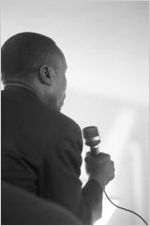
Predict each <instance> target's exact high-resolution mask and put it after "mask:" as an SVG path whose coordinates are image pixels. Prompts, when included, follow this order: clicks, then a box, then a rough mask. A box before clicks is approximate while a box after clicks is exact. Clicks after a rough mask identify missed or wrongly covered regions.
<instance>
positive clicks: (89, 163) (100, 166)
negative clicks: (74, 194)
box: [85, 152, 115, 189]
mask: <svg viewBox="0 0 150 226" xmlns="http://www.w3.org/2000/svg"><path fill="white" fill-rule="evenodd" d="M85 162H86V171H87V173H88V174H89V179H95V180H96V181H98V183H99V184H100V185H101V187H102V189H104V188H105V186H106V185H107V184H108V182H109V181H111V180H112V179H113V178H114V171H115V169H114V162H113V161H112V160H111V159H110V155H108V154H106V153H103V152H100V153H99V154H98V155H96V154H94V153H92V152H88V153H87V155H86V158H85Z"/></svg>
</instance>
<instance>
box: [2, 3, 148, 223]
mask: <svg viewBox="0 0 150 226" xmlns="http://www.w3.org/2000/svg"><path fill="white" fill-rule="evenodd" d="M1 6H2V10H1V12H2V29H1V31H2V35H1V39H2V44H3V42H4V41H5V40H6V39H7V38H8V37H9V36H11V35H13V34H15V33H18V32H23V31H35V32H40V33H42V34H45V35H48V36H50V37H51V38H53V39H54V40H55V41H56V42H57V43H58V45H59V46H60V47H61V48H62V50H63V51H64V53H65V55H66V59H67V62H68V72H67V76H68V92H67V93H68V95H67V98H66V103H65V106H64V108H63V112H64V113H66V114H67V115H69V116H70V117H72V118H73V119H75V120H76V121H77V122H78V123H79V124H80V126H81V128H83V127H84V126H87V125H97V126H98V127H99V130H100V134H101V136H102V144H101V148H102V150H103V151H105V152H108V153H110V154H111V156H112V159H113V160H114V161H115V164H116V177H115V179H114V181H113V182H111V183H110V185H108V187H107V191H108V194H110V196H111V197H112V198H114V199H117V200H118V201H119V204H120V205H122V206H125V207H129V208H131V209H133V210H135V211H137V212H139V213H141V214H142V215H143V216H144V217H145V218H146V219H147V220H148V199H147V197H148V193H149V190H148V178H149V175H148V151H149V150H148V1H98V0H89V1H88V0H82V1H79V0H76V1H75V0H74V1H72V0H61V1H58V0H38V1H37V0H30V1H25V0H2V4H1ZM84 151H87V148H84ZM81 178H82V180H83V181H85V180H86V175H85V173H84V171H83V172H82V177H81ZM108 224H113V225H120V224H123V225H132V224H141V221H140V220H138V219H137V217H134V216H132V215H130V214H129V213H125V212H121V211H120V210H115V212H114V214H113V216H112V217H111V219H110V220H109V221H108Z"/></svg>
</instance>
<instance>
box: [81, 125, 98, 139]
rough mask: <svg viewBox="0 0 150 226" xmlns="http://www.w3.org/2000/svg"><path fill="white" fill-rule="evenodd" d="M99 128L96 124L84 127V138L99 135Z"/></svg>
mask: <svg viewBox="0 0 150 226" xmlns="http://www.w3.org/2000/svg"><path fill="white" fill-rule="evenodd" d="M98 136H99V133H98V129H97V127H96V126H88V127H85V128H84V129H83V137H84V139H89V138H92V137H98Z"/></svg>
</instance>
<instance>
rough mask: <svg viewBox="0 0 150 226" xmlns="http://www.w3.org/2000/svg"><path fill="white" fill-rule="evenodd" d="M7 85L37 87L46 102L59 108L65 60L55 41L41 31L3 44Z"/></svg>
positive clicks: (61, 102)
mask: <svg viewBox="0 0 150 226" xmlns="http://www.w3.org/2000/svg"><path fill="white" fill-rule="evenodd" d="M1 68H2V81H3V83H4V85H7V84H10V83H22V84H25V85H27V86H29V87H30V88H32V89H34V91H36V92H37V94H38V95H39V96H40V98H41V100H42V101H43V103H45V104H50V105H51V106H52V107H53V108H55V109H57V110H60V108H61V106H62V104H63V100H64V98H65V90H66V77H65V72H66V68H67V65H66V61H65V57H64V55H63V53H62V51H61V50H60V49H59V48H58V46H57V45H56V44H55V42H54V41H53V40H52V39H50V38H49V37H46V36H44V35H41V34H37V33H32V32H25V33H20V34H16V35H14V36H12V37H11V38H9V39H8V40H7V41H6V42H5V43H4V45H3V46H2V51H1Z"/></svg>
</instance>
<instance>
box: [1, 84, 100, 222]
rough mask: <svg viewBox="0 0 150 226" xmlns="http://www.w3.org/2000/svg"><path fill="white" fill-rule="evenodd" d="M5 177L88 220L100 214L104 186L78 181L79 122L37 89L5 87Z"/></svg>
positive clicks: (92, 181) (3, 163)
mask: <svg viewBox="0 0 150 226" xmlns="http://www.w3.org/2000/svg"><path fill="white" fill-rule="evenodd" d="M1 122H2V129H1V133H2V159H1V160H2V161H1V162H2V170H1V173H2V179H3V180H5V181H7V182H9V183H12V184H14V185H17V186H19V187H22V188H24V189H26V190H28V191H30V192H32V193H34V194H36V195H37V196H40V197H43V198H44V199H48V200H51V201H52V202H55V203H58V204H59V205H61V206H63V207H65V208H66V209H69V210H70V211H71V212H72V213H73V214H74V215H75V216H77V217H78V218H79V219H80V220H81V221H82V222H83V224H91V223H92V221H93V219H94V218H95V217H96V218H97V219H98V218H99V217H100V216H101V210H102V189H101V187H100V185H99V184H98V183H97V182H96V181H95V180H90V181H88V182H87V184H86V185H85V186H84V187H83V188H82V183H81V181H80V180H79V176H80V167H81V162H82V160H81V152H82V136H81V131H80V128H79V126H78V125H77V124H76V123H75V122H74V121H72V120H71V119H70V118H68V117H66V116H65V115H63V114H62V113H60V112H56V111H54V110H52V109H51V108H50V107H47V106H45V105H43V103H42V102H41V101H40V100H39V98H38V97H37V96H36V95H35V94H34V93H32V91H30V90H28V89H26V88H22V87H19V86H18V87H17V86H16V87H13V86H8V87H6V88H5V90H4V91H2V120H1Z"/></svg>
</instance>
